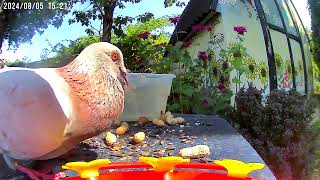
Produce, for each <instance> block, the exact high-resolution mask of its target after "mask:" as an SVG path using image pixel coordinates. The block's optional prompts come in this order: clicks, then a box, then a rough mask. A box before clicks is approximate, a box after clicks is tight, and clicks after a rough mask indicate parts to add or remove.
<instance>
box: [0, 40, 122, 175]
mask: <svg viewBox="0 0 320 180" xmlns="http://www.w3.org/2000/svg"><path fill="white" fill-rule="evenodd" d="M127 86H128V81H127V69H126V68H125V65H124V62H123V55H122V52H121V51H120V49H119V48H117V47H116V46H114V45H112V44H110V43H107V42H99V43H94V44H91V45H89V46H88V47H86V48H85V49H84V50H83V51H82V52H81V53H80V54H79V55H78V56H77V57H76V58H75V59H74V60H73V61H71V62H70V63H69V64H67V65H66V66H63V67H60V68H39V69H29V68H4V69H0V154H2V155H3V157H4V159H5V162H6V163H7V165H8V166H9V167H10V168H12V169H16V170H19V171H22V172H24V173H26V174H27V175H28V176H29V177H31V178H32V179H43V177H44V175H43V174H41V173H39V172H36V171H35V170H33V169H28V168H27V167H25V166H23V165H22V163H19V161H24V160H48V159H53V158H56V157H59V156H60V155H63V154H65V153H67V152H68V151H70V150H72V148H74V146H76V145H77V144H79V143H80V142H81V141H83V140H86V139H88V138H91V137H94V136H96V135H99V134H101V133H102V132H104V131H106V129H107V128H108V127H109V126H110V125H111V124H112V123H113V121H114V120H116V119H118V118H119V116H120V115H121V113H122V112H123V109H124V92H125V89H126V87H127ZM42 175H43V176H42Z"/></svg>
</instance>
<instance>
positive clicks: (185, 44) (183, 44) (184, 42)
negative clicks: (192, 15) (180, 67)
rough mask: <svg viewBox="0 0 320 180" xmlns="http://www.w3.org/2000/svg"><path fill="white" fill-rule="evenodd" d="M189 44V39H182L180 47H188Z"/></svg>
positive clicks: (190, 42)
mask: <svg viewBox="0 0 320 180" xmlns="http://www.w3.org/2000/svg"><path fill="white" fill-rule="evenodd" d="M191 44H192V41H191V40H188V41H183V42H182V47H189V46H190V45H191Z"/></svg>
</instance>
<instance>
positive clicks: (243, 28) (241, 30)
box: [233, 26, 247, 35]
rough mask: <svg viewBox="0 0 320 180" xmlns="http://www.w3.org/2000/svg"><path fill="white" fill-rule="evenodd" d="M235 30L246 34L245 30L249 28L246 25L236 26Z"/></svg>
mask: <svg viewBox="0 0 320 180" xmlns="http://www.w3.org/2000/svg"><path fill="white" fill-rule="evenodd" d="M233 30H234V31H236V32H237V33H238V34H240V35H244V33H245V32H247V28H246V27H244V26H235V27H234V28H233Z"/></svg>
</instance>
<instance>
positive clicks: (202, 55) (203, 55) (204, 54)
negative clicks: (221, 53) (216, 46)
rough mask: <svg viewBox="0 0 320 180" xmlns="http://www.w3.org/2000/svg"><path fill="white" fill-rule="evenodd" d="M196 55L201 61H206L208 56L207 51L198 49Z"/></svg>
mask: <svg viewBox="0 0 320 180" xmlns="http://www.w3.org/2000/svg"><path fill="white" fill-rule="evenodd" d="M198 57H199V59H201V60H202V61H207V60H208V58H209V56H208V53H207V52H205V51H199V54H198Z"/></svg>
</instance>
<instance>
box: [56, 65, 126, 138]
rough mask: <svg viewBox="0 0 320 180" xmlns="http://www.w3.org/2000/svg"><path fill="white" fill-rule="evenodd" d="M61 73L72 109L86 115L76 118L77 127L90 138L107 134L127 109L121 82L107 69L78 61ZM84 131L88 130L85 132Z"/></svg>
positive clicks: (59, 70)
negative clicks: (109, 128)
mask: <svg viewBox="0 0 320 180" xmlns="http://www.w3.org/2000/svg"><path fill="white" fill-rule="evenodd" d="M57 71H58V73H59V74H60V75H61V76H62V77H63V78H64V79H65V80H66V82H67V83H68V84H69V86H70V90H71V91H70V92H71V96H72V98H73V99H74V102H77V104H74V105H73V106H76V108H77V109H78V111H75V112H83V113H80V115H79V114H78V115H76V117H75V118H76V121H77V123H75V125H73V124H72V125H71V126H74V127H70V128H71V129H74V128H75V129H77V130H78V129H80V130H81V132H85V133H86V134H90V135H97V134H99V133H101V132H102V131H104V130H105V129H106V128H108V127H109V125H111V124H112V122H113V120H115V119H117V118H119V116H120V113H122V111H123V107H124V91H123V88H122V86H121V83H120V81H119V80H118V79H117V77H115V76H114V75H113V74H112V72H111V71H110V69H108V68H102V67H99V68H95V69H94V68H93V67H92V65H91V66H90V65H88V64H84V63H83V62H81V61H77V59H75V60H74V61H73V62H71V63H70V64H68V65H67V66H65V67H62V68H59V69H58V70H57ZM84 128H85V130H84Z"/></svg>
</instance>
